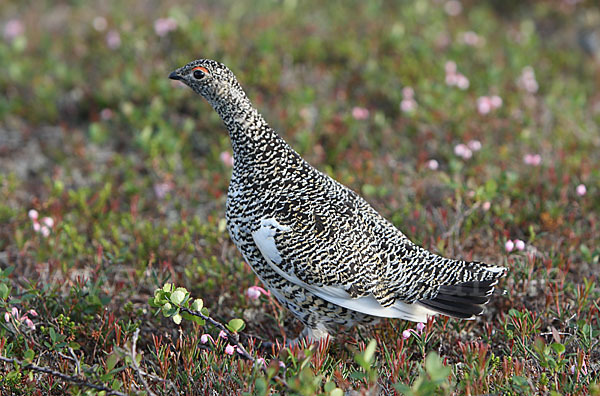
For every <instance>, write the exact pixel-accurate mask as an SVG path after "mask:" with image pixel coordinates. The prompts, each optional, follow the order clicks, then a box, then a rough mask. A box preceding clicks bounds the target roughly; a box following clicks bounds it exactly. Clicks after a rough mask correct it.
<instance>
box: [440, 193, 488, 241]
mask: <svg viewBox="0 0 600 396" xmlns="http://www.w3.org/2000/svg"><path fill="white" fill-rule="evenodd" d="M479 206H481V203H480V202H475V204H474V205H473V206H471V207H470V208H469V209H467V210H465V211H463V212H460V213H459V214H458V217H457V218H456V220H455V221H454V223H453V224H452V225H451V226H450V229H448V231H446V232H444V233H443V234H442V236H441V238H442V239H446V238H448V237H450V236H452V235H454V234H455V233H456V232H457V231H458V230H459V229H460V226H461V225H462V223H463V221H464V220H465V219H466V218H467V217H469V216H470V215H471V213H473V212H474V211H476V210H477V209H479Z"/></svg>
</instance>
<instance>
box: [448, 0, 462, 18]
mask: <svg viewBox="0 0 600 396" xmlns="http://www.w3.org/2000/svg"><path fill="white" fill-rule="evenodd" d="M444 10H445V11H446V14H448V15H450V16H457V15H460V13H461V12H462V4H461V3H460V1H457V0H450V1H447V2H446V4H444Z"/></svg>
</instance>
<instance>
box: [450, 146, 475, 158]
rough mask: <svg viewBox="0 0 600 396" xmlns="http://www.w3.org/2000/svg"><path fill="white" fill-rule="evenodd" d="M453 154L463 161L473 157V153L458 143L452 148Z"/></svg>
mask: <svg viewBox="0 0 600 396" xmlns="http://www.w3.org/2000/svg"><path fill="white" fill-rule="evenodd" d="M454 154H456V155H458V156H459V157H462V158H463V159H469V158H471V157H472V156H473V152H472V151H471V149H470V148H468V147H467V146H466V145H464V144H462V143H460V144H457V145H456V146H454Z"/></svg>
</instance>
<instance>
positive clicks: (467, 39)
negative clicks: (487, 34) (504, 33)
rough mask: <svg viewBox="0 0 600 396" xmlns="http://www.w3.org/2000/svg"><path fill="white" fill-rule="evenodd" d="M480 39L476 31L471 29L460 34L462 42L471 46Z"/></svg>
mask: <svg viewBox="0 0 600 396" xmlns="http://www.w3.org/2000/svg"><path fill="white" fill-rule="evenodd" d="M481 41H482V40H481V39H480V38H479V36H478V35H477V33H475V32H473V31H468V32H464V33H463V34H462V42H463V43H465V44H466V45H471V46H473V47H475V46H476V45H477V44H479V43H480V42H481Z"/></svg>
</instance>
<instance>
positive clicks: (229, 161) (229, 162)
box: [219, 151, 233, 167]
mask: <svg viewBox="0 0 600 396" xmlns="http://www.w3.org/2000/svg"><path fill="white" fill-rule="evenodd" d="M219 158H220V159H221V162H222V163H224V164H225V165H226V166H230V167H231V166H233V156H232V155H231V153H230V152H229V151H223V152H222V153H221V154H220V155H219Z"/></svg>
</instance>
